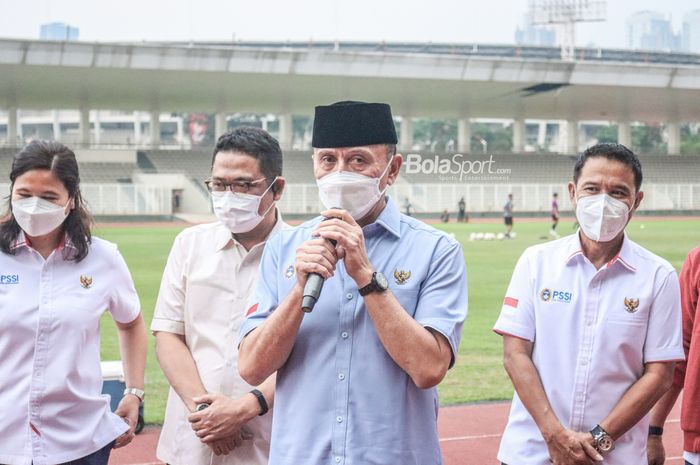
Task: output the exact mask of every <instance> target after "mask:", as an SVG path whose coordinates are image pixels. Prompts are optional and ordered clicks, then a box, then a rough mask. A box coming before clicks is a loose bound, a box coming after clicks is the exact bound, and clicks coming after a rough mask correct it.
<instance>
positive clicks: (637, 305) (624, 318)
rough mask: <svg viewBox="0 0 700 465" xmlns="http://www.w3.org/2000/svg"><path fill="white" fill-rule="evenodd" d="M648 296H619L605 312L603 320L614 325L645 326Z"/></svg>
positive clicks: (647, 312)
mask: <svg viewBox="0 0 700 465" xmlns="http://www.w3.org/2000/svg"><path fill="white" fill-rule="evenodd" d="M650 301H651V300H650V298H648V297H646V298H632V297H620V298H619V302H617V301H616V302H615V303H614V304H610V306H609V307H608V309H607V311H606V312H605V322H606V323H610V324H615V325H631V326H646V325H647V322H648V321H649V302H650Z"/></svg>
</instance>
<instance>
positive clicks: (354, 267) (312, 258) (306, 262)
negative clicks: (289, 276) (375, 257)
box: [296, 209, 373, 312]
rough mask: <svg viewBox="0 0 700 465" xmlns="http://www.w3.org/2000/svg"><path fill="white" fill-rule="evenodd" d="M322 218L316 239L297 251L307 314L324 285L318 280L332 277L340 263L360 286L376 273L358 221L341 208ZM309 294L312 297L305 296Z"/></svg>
mask: <svg viewBox="0 0 700 465" xmlns="http://www.w3.org/2000/svg"><path fill="white" fill-rule="evenodd" d="M321 215H323V216H324V217H325V218H326V219H325V220H323V221H321V222H320V223H319V224H318V225H317V226H316V228H315V229H314V233H313V236H314V237H313V238H312V239H310V240H308V241H306V242H304V243H302V244H301V245H300V246H299V248H298V249H297V262H296V272H297V279H298V281H299V284H300V285H301V286H303V287H304V296H305V298H304V300H303V302H302V307H303V308H304V311H306V312H310V311H311V310H312V309H313V304H315V301H316V300H317V299H318V294H319V293H320V288H321V287H322V285H323V283H322V280H320V284H318V281H315V280H316V279H317V278H318V277H320V278H323V279H324V280H325V279H328V278H330V277H332V276H333V275H334V274H335V266H336V263H337V262H338V260H341V259H344V260H345V269H346V270H347V272H348V275H350V277H351V278H352V279H353V280H354V281H355V283H356V284H357V286H358V287H361V286H364V285H366V284H367V283H369V282H370V280H371V279H372V273H373V269H372V265H371V263H370V262H369V257H368V256H367V250H366V249H365V238H364V234H363V233H362V227H360V225H359V224H357V222H356V221H355V219H354V218H353V217H352V216H351V215H350V214H349V213H348V212H347V211H345V210H341V209H329V210H326V211H323V212H321ZM314 273H315V274H316V275H317V276H316V277H314V276H313V274H314ZM310 275H311V276H310ZM314 294H315V296H314ZM309 295H311V296H313V297H312V298H311V299H310V298H309V297H306V296H309Z"/></svg>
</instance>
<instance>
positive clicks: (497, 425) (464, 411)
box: [109, 401, 683, 465]
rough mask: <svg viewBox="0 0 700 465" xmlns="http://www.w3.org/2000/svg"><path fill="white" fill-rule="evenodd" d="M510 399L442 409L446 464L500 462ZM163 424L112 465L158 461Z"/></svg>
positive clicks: (678, 453)
mask: <svg viewBox="0 0 700 465" xmlns="http://www.w3.org/2000/svg"><path fill="white" fill-rule="evenodd" d="M509 407H510V403H509V402H505V403H504V402H499V403H489V404H476V405H460V406H454V407H443V408H441V409H440V416H439V419H438V428H439V432H440V447H441V448H442V455H443V458H444V461H445V465H497V464H498V463H499V462H498V460H496V452H497V451H498V444H499V442H500V438H501V433H502V432H503V428H504V426H505V424H506V419H507V418H508V409H509ZM679 417H680V401H679V402H677V403H676V407H675V408H674V409H673V411H672V412H671V415H670V416H669V420H668V421H667V422H666V428H665V432H664V443H665V445H666V457H667V459H666V464H667V465H682V464H683V458H682V456H683V447H682V435H681V431H680V425H679ZM159 435H160V428H158V427H147V428H146V429H145V430H144V431H143V432H142V433H141V434H140V435H138V436H137V437H136V439H135V440H134V442H133V443H132V444H131V445H129V446H128V447H125V448H123V449H118V450H115V451H114V452H113V453H112V457H111V459H110V461H109V463H110V465H156V464H161V463H162V462H160V461H158V459H157V458H156V455H155V450H156V443H157V442H158V436H159Z"/></svg>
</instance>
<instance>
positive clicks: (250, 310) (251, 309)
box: [245, 300, 517, 318]
mask: <svg viewBox="0 0 700 465" xmlns="http://www.w3.org/2000/svg"><path fill="white" fill-rule="evenodd" d="M516 302H517V300H516ZM257 311H258V304H254V305H252V306H251V307H250V308H249V309H248V311H247V312H245V316H246V318H248V317H249V316H250V315H252V314H253V313H255V312H257Z"/></svg>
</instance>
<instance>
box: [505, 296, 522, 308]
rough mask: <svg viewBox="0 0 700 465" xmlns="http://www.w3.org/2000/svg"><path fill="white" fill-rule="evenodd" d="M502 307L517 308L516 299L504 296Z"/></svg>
mask: <svg viewBox="0 0 700 465" xmlns="http://www.w3.org/2000/svg"><path fill="white" fill-rule="evenodd" d="M503 305H504V306H508V307H513V308H518V299H515V298H513V297H507V296H506V298H505V299H503Z"/></svg>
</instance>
